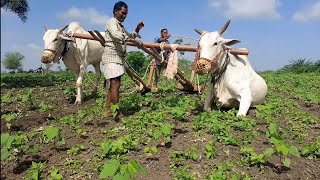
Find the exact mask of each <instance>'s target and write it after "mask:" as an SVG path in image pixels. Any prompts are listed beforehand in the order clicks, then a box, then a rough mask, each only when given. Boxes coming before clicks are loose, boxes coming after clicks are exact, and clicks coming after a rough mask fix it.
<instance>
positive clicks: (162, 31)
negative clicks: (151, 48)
mask: <svg viewBox="0 0 320 180" xmlns="http://www.w3.org/2000/svg"><path fill="white" fill-rule="evenodd" d="M167 36H168V29H166V28H163V29H161V37H162V38H163V37H167Z"/></svg>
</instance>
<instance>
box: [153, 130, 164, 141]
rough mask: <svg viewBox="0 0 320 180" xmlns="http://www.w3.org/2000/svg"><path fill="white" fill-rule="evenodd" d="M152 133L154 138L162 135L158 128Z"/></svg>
mask: <svg viewBox="0 0 320 180" xmlns="http://www.w3.org/2000/svg"><path fill="white" fill-rule="evenodd" d="M153 135H154V138H156V139H159V138H160V137H161V135H162V132H161V131H160V130H159V129H156V130H155V131H154V134H153Z"/></svg>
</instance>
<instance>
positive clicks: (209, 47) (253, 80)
mask: <svg viewBox="0 0 320 180" xmlns="http://www.w3.org/2000/svg"><path fill="white" fill-rule="evenodd" d="M229 23H230V21H228V22H227V23H226V24H225V26H224V27H223V28H221V29H220V30H219V31H215V32H206V31H201V30H197V29H196V31H197V32H198V33H199V34H200V35H201V39H200V41H199V47H200V51H199V53H200V59H201V58H203V59H207V60H214V59H216V60H217V61H216V63H215V64H214V65H213V67H212V69H211V71H210V73H211V76H212V81H211V83H210V85H209V92H208V94H207V96H206V101H205V105H204V111H211V104H212V102H213V101H215V103H216V105H217V106H218V107H228V108H239V111H238V113H237V116H246V114H247V112H248V110H249V108H250V107H252V106H254V105H257V104H260V103H262V102H263V101H264V98H265V96H266V94H267V84H266V82H265V81H264V80H263V79H262V77H261V76H259V75H258V74H257V73H256V72H255V71H254V70H253V69H252V67H251V65H250V63H249V60H248V56H247V55H233V54H231V53H230V52H229V51H227V49H228V48H229V47H228V46H231V45H233V44H236V43H239V42H240V41H239V40H235V39H224V38H222V37H221V35H222V33H223V32H224V31H225V30H226V29H227V27H228V25H229ZM228 57H229V58H228ZM219 76H220V77H219Z"/></svg>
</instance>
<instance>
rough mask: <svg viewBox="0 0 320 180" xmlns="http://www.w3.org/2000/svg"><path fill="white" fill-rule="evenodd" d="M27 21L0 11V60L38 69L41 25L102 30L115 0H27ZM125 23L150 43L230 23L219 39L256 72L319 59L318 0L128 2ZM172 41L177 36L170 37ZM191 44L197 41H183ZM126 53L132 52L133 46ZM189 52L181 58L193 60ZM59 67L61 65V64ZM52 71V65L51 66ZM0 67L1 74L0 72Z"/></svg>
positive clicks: (148, 0) (128, 28)
mask: <svg viewBox="0 0 320 180" xmlns="http://www.w3.org/2000/svg"><path fill="white" fill-rule="evenodd" d="M28 2H29V6H30V9H31V10H30V12H29V14H28V20H27V22H26V23H22V21H21V20H20V19H19V18H18V17H17V15H16V14H13V13H11V12H9V11H4V10H3V9H1V59H2V58H3V56H4V53H5V52H12V51H18V52H20V53H22V54H23V55H24V56H25V60H24V63H23V65H24V69H25V70H29V69H36V68H37V67H39V66H40V65H41V62H40V58H41V54H42V51H43V49H44V45H43V44H44V43H43V40H42V37H43V35H44V26H47V27H49V28H52V29H58V28H61V27H62V26H64V25H67V24H69V23H70V22H72V21H78V22H80V23H81V24H82V25H83V27H84V29H86V30H99V31H104V29H105V28H104V26H105V24H106V21H107V20H108V19H109V18H110V17H112V16H113V14H112V10H113V5H114V3H116V2H118V1H115V0H108V1H99V0H90V1H81V0H68V1H65V0H45V1H39V0H30V1H28ZM125 2H126V3H127V4H128V6H129V13H128V17H127V19H126V20H125V22H124V26H125V27H126V29H127V30H129V31H132V30H134V28H135V27H136V24H137V23H138V22H139V21H141V20H142V21H144V23H145V27H144V28H143V29H142V30H141V31H140V34H141V36H142V41H149V42H150V41H151V42H153V41H154V38H155V37H159V35H160V30H161V29H162V28H168V30H169V33H170V34H173V35H176V36H185V37H192V38H199V35H198V34H197V33H196V32H195V31H194V29H195V28H198V29H202V30H206V31H216V30H218V29H219V28H220V27H221V26H223V25H224V23H225V22H226V21H227V20H228V19H231V24H230V26H229V28H228V30H227V31H226V32H225V33H224V34H223V37H224V38H233V39H239V40H241V43H239V44H237V45H236V46H235V47H245V48H247V49H248V50H249V53H250V54H249V60H250V62H251V64H252V66H253V68H254V69H255V70H257V71H263V70H276V69H279V68H281V67H283V66H284V65H286V64H289V63H290V61H292V60H297V59H306V60H309V61H316V60H319V59H320V46H319V42H320V0H174V1H173V0H161V1H151V0H138V1H137V0H127V1H125ZM169 40H170V42H174V41H175V40H176V38H174V37H172V38H170V39H169ZM184 42H185V43H191V44H192V45H196V44H197V42H196V41H190V40H187V39H184ZM129 50H137V49H136V48H134V47H131V48H129ZM193 57H194V53H187V54H186V55H185V58H187V59H190V60H193ZM60 66H61V67H62V68H64V65H63V63H61V64H60ZM55 67H57V65H55ZM3 70H4V69H3V67H2V66H1V71H3Z"/></svg>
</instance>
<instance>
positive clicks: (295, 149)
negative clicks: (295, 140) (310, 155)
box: [289, 146, 300, 157]
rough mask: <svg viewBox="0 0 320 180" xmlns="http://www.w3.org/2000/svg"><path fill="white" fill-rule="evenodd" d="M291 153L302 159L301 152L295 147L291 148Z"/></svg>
mask: <svg viewBox="0 0 320 180" xmlns="http://www.w3.org/2000/svg"><path fill="white" fill-rule="evenodd" d="M289 153H290V154H292V155H294V156H296V157H300V153H299V150H298V149H297V148H296V147H295V146H290V151H289Z"/></svg>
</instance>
